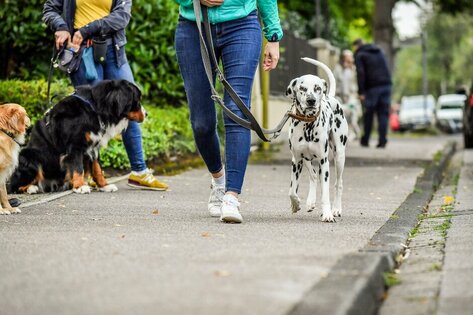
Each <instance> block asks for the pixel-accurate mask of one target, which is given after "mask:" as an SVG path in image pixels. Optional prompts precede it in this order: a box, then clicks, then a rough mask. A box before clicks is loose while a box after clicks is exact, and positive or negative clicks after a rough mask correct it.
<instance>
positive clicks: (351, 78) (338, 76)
mask: <svg viewBox="0 0 473 315" xmlns="http://www.w3.org/2000/svg"><path fill="white" fill-rule="evenodd" d="M333 74H334V76H335V80H336V84H337V89H336V95H335V96H336V97H337V98H338V100H339V101H340V104H342V108H343V112H344V113H345V117H346V119H347V122H348V127H349V128H350V131H351V132H352V133H353V135H354V139H358V138H359V137H360V134H361V130H360V126H359V124H358V122H359V119H360V117H361V114H362V111H361V105H360V101H359V100H358V84H357V82H356V81H357V79H356V68H355V62H354V59H353V53H352V52H351V50H348V49H345V50H343V51H342V54H341V56H340V62H339V63H338V64H337V65H336V66H335V69H334V71H333ZM351 138H353V137H351Z"/></svg>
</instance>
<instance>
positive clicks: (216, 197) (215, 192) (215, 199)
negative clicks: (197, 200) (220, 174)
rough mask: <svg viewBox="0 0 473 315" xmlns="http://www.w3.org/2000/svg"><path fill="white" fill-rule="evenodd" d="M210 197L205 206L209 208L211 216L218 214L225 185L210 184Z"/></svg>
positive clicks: (217, 215)
mask: <svg viewBox="0 0 473 315" xmlns="http://www.w3.org/2000/svg"><path fill="white" fill-rule="evenodd" d="M210 188H211V189H212V190H211V191H210V198H209V203H208V205H207V208H208V209H209V212H210V216H211V217H219V216H220V214H221V213H220V208H221V207H222V198H223V196H224V195H225V186H220V185H215V184H213V183H212V185H211V186H210Z"/></svg>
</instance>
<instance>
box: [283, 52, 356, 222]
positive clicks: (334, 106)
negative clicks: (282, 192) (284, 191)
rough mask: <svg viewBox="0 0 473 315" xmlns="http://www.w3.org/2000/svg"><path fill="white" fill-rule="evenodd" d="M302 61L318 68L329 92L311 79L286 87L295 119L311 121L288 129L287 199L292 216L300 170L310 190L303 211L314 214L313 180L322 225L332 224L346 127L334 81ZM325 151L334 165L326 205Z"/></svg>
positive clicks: (339, 194) (295, 122)
mask: <svg viewBox="0 0 473 315" xmlns="http://www.w3.org/2000/svg"><path fill="white" fill-rule="evenodd" d="M303 60H304V61H306V62H309V63H311V64H314V65H316V66H319V67H321V68H322V69H324V70H325V71H326V72H327V75H328V77H329V81H330V91H327V83H326V81H325V80H323V79H321V78H319V77H318V76H315V75H304V76H301V77H299V78H295V79H293V80H292V81H291V83H290V84H289V86H288V88H287V91H286V95H287V96H288V97H289V98H291V99H292V101H293V104H292V105H293V108H294V109H295V110H296V113H298V115H302V116H305V117H315V120H314V121H312V122H305V121H301V120H297V119H294V118H293V119H292V122H291V125H290V129H289V148H290V149H291V152H292V176H291V187H290V189H289V197H290V199H291V206H292V212H294V213H295V212H297V211H299V210H300V209H301V206H300V203H301V200H300V198H299V196H298V195H297V192H298V189H299V178H300V176H301V172H302V167H303V165H305V167H306V168H307V169H308V170H309V177H310V188H309V195H308V197H307V202H306V205H307V210H308V211H309V212H311V211H313V210H315V204H316V188H317V179H319V180H320V183H321V205H322V221H324V222H335V218H334V217H337V216H338V217H339V216H341V214H342V188H343V181H342V174H343V169H344V167H345V147H346V144H347V139H348V124H347V120H346V119H345V117H344V114H343V110H342V107H341V105H340V103H339V102H338V101H337V99H336V98H335V97H334V95H335V78H334V76H333V74H332V72H331V71H330V69H329V68H328V67H327V66H326V65H325V64H323V63H321V62H319V61H317V60H314V59H310V58H303ZM329 151H331V152H332V153H333V160H334V162H335V176H336V182H335V198H334V202H333V208H332V207H331V205H330V193H329V186H330V168H329Z"/></svg>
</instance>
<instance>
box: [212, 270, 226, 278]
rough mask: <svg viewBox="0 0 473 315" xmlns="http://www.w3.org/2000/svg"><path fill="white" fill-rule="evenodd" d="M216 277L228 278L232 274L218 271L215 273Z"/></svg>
mask: <svg viewBox="0 0 473 315" xmlns="http://www.w3.org/2000/svg"><path fill="white" fill-rule="evenodd" d="M214 275H215V276H216V277H228V276H229V275H230V273H229V272H228V271H226V270H217V271H215V272H214Z"/></svg>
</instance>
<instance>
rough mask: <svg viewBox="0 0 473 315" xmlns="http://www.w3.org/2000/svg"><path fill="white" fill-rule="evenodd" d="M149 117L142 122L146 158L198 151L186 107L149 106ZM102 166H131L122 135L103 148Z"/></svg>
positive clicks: (153, 158) (159, 157)
mask: <svg viewBox="0 0 473 315" xmlns="http://www.w3.org/2000/svg"><path fill="white" fill-rule="evenodd" d="M147 111H148V117H146V120H145V122H144V123H143V124H142V126H141V130H142V135H143V150H144V153H145V158H146V160H147V161H152V160H157V159H162V158H168V157H170V156H176V155H178V156H182V155H186V154H189V153H195V152H196V147H195V143H194V139H193V137H192V129H191V125H190V122H189V110H188V109H187V107H180V108H174V107H171V106H166V107H163V108H155V107H151V106H148V107H147ZM100 158H101V162H102V166H103V167H113V168H118V169H124V168H129V167H130V163H129V161H128V157H127V155H126V151H125V147H124V146H123V143H122V141H121V140H120V139H113V140H112V141H110V142H109V144H108V147H107V148H104V149H102V151H101V157H100Z"/></svg>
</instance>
